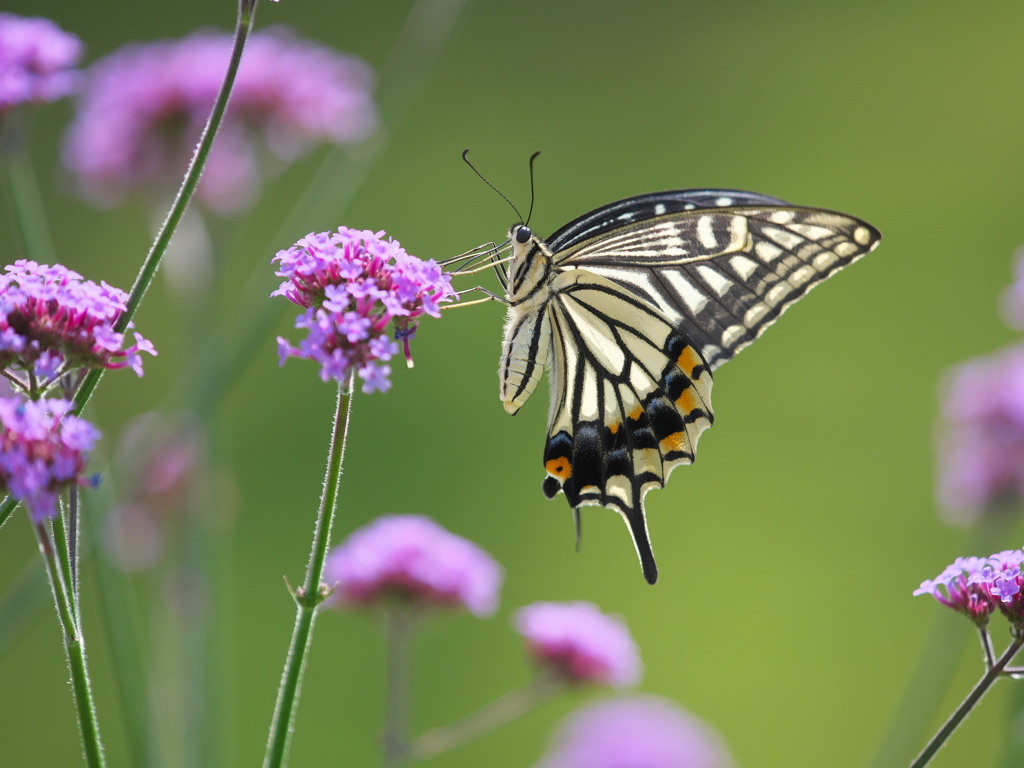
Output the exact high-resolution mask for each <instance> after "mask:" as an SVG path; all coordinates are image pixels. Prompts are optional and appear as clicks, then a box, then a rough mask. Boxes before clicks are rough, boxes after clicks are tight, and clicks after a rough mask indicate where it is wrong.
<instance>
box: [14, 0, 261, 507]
mask: <svg viewBox="0 0 1024 768" xmlns="http://www.w3.org/2000/svg"><path fill="white" fill-rule="evenodd" d="M257 2H258V0H239V3H238V22H237V24H236V26H235V44H234V47H233V48H232V50H231V62H230V64H229V65H228V71H227V74H226V75H225V76H224V83H223V84H222V85H221V87H220V92H219V93H218V94H217V100H216V101H215V102H214V104H213V111H211V112H210V119H209V120H208V121H207V122H206V127H205V128H204V129H203V135H202V137H200V139H199V144H198V146H196V153H195V154H194V155H193V156H192V162H191V163H190V164H189V166H188V171H186V172H185V180H184V181H183V182H182V184H181V188H180V189H179V190H178V194H177V196H176V197H175V198H174V202H173V203H172V204H171V210H170V211H168V213H167V218H166V219H164V223H163V224H162V225H161V226H160V231H159V232H158V233H157V236H156V240H155V241H154V242H153V245H152V247H151V248H150V249H149V253H148V254H146V259H145V261H144V262H143V263H142V269H141V270H139V275H138V277H136V278H135V284H134V285H133V286H132V290H131V292H130V293H129V294H128V301H127V302H126V306H125V310H124V312H122V313H121V315H120V317H118V319H117V323H116V324H115V325H114V330H115V331H117V332H118V333H124V332H125V331H126V330H127V328H128V323H130V322H131V320H132V318H133V317H134V316H135V311H136V310H137V309H138V308H139V303H140V302H141V301H142V297H143V296H144V295H145V293H146V290H147V289H148V288H149V284H150V283H152V282H153V278H154V277H155V276H156V270H157V268H158V267H159V266H160V260H161V259H162V258H163V255H164V253H165V252H166V251H167V246H168V245H170V242H171V236H172V235H173V234H174V229H175V227H177V226H178V222H179V221H181V217H182V215H183V214H184V213H185V209H186V208H187V207H188V203H189V201H190V200H191V199H192V195H193V193H194V192H195V191H196V186H197V185H198V184H199V177H200V176H201V175H202V172H203V166H205V165H206V159H207V157H208V156H209V154H210V149H211V148H212V147H213V140H214V138H215V137H216V136H217V129H218V128H220V123H221V119H222V118H223V117H224V110H225V109H227V106H228V98H229V97H230V96H231V89H232V87H234V84H235V75H237V74H238V65H239V64H241V63H242V51H243V50H244V48H245V41H246V40H247V39H248V37H249V32H250V31H251V30H252V25H253V20H254V19H255V16H256V3H257ZM102 377H103V369H102V368H93V369H92V370H91V371H89V372H88V373H87V374H86V375H85V378H84V379H82V384H81V386H79V387H78V391H77V392H75V396H74V398H73V399H74V402H75V407H74V409H73V410H72V411H71V413H72V414H73V415H75V416H79V415H81V413H82V409H83V408H85V404H86V403H87V402H89V398H90V397H92V393H93V392H94V391H95V390H96V386H97V385H98V384H99V382H100V379H101V378H102ZM17 505H18V502H17V500H16V499H14V498H13V497H11V496H8V497H7V498H6V499H4V501H3V502H2V503H0V527H3V525H4V523H6V522H7V521H8V520H9V519H10V517H11V514H12V513H13V512H14V508H15V507H16V506H17Z"/></svg>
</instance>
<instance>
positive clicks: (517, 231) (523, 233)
mask: <svg viewBox="0 0 1024 768" xmlns="http://www.w3.org/2000/svg"><path fill="white" fill-rule="evenodd" d="M508 239H509V240H510V241H511V242H513V243H515V244H516V245H526V244H527V243H528V242H530V240H532V239H533V232H532V231H531V230H530V228H529V227H528V226H526V225H525V224H516V225H514V226H513V227H512V228H511V229H509V231H508Z"/></svg>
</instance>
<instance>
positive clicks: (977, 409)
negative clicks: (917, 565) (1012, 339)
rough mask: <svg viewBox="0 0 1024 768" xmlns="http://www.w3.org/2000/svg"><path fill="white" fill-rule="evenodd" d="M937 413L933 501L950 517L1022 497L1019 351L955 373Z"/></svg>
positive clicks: (1023, 370) (1022, 358) (1023, 394)
mask: <svg viewBox="0 0 1024 768" xmlns="http://www.w3.org/2000/svg"><path fill="white" fill-rule="evenodd" d="M942 411H943V417H944V422H945V423H944V430H943V434H942V435H941V437H940V442H939V484H938V485H939V487H938V495H939V500H940V501H941V503H942V505H943V506H944V507H945V508H946V509H947V510H949V512H950V513H951V517H953V518H954V519H955V520H957V521H960V522H970V521H971V520H972V519H974V518H975V517H976V516H977V515H978V514H979V513H980V511H981V510H983V509H984V508H985V507H986V506H988V505H991V504H993V503H996V502H999V501H1014V500H1017V499H1020V498H1021V497H1024V346H1016V347H1008V348H1006V349H1004V350H1001V351H999V352H997V353H995V354H994V355H991V356H989V357H983V358H978V359H976V360H971V361H969V362H967V363H964V364H962V365H960V366H958V367H957V368H955V369H954V370H953V371H952V372H951V375H950V376H949V380H948V383H947V386H946V392H945V396H944V401H943V407H942Z"/></svg>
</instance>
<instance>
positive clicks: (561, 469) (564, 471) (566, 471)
mask: <svg viewBox="0 0 1024 768" xmlns="http://www.w3.org/2000/svg"><path fill="white" fill-rule="evenodd" d="M544 468H545V469H546V470H547V471H548V474H549V475H552V476H554V477H557V478H558V479H559V480H561V481H562V482H563V483H564V482H565V481H566V480H568V479H569V478H570V477H572V464H570V463H569V460H568V459H567V458H565V457H564V456H559V457H558V458H557V459H551V460H550V461H548V462H546V463H545V464H544Z"/></svg>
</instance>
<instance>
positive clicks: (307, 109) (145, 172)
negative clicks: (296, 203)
mask: <svg viewBox="0 0 1024 768" xmlns="http://www.w3.org/2000/svg"><path fill="white" fill-rule="evenodd" d="M232 45H233V38H232V36H231V35H229V34H225V33H221V32H214V31H209V30H207V31H202V32H197V33H195V34H192V35H190V36H188V37H185V38H183V39H181V40H161V41H157V42H153V43H145V44H135V45H129V46H126V47H124V48H122V49H120V50H119V51H116V52H114V53H113V54H111V55H110V56H108V57H106V58H105V59H101V60H100V61H98V62H96V63H95V64H93V65H92V66H91V67H90V68H89V71H88V78H87V82H86V86H85V88H84V90H83V92H82V95H81V97H80V98H79V103H78V112H77V115H76V117H75V120H74V122H73V124H72V125H71V127H70V129H69V131H68V134H67V137H66V140H65V144H64V163H65V165H66V166H67V167H68V168H69V169H70V170H71V171H72V172H73V173H74V174H75V175H76V176H77V177H78V181H79V182H80V185H81V188H82V192H83V193H84V195H85V196H86V197H87V198H88V199H89V200H90V201H97V200H98V201H101V202H106V203H116V202H119V201H120V200H121V199H122V198H123V197H124V195H125V193H126V192H128V191H130V190H132V189H134V188H136V187H140V186H141V187H148V188H155V189H157V190H166V191H173V190H174V189H175V188H176V185H177V184H178V183H180V181H181V177H182V174H183V173H184V170H185V167H186V165H187V163H188V160H189V158H190V157H191V156H192V150H193V148H194V147H195V144H196V141H197V140H198V138H199V134H200V132H201V131H202V128H203V126H204V125H205V123H206V120H207V118H208V117H209V113H210V109H211V107H212V106H213V103H214V100H215V98H216V95H217V92H218V90H219V89H220V86H221V83H222V81H223V79H224V73H225V72H226V71H227V67H228V61H229V59H230V54H231V49H232ZM372 89H373V74H372V72H371V70H370V68H369V67H368V66H367V64H366V63H364V62H363V61H362V60H361V59H358V58H356V57H353V56H346V55H343V54H340V53H338V52H336V51H334V50H332V49H330V48H327V47H325V46H322V45H317V44H315V43H312V42H308V41H305V40H300V39H299V38H297V37H295V36H294V35H292V34H290V33H288V32H286V31H284V30H281V29H271V30H267V31H263V32H257V33H255V34H253V35H252V36H251V37H250V38H249V41H248V43H247V44H246V48H245V55H244V57H243V58H242V63H241V65H240V67H239V70H238V76H237V78H236V80H235V85H234V89H233V90H232V93H231V101H230V104H229V106H228V109H227V112H226V113H225V116H224V121H223V123H222V125H221V129H220V131H219V133H218V135H217V141H216V142H215V143H214V146H213V150H212V152H211V153H210V156H209V159H208V162H207V164H206V167H205V169H204V171H203V178H202V181H201V183H200V184H199V187H198V189H197V192H196V194H197V196H198V198H199V199H200V200H201V201H202V202H203V203H204V204H205V205H206V206H207V207H208V208H210V209H211V210H213V211H215V212H217V213H230V212H234V211H238V210H241V209H242V208H244V207H245V206H246V205H247V204H248V203H250V202H251V201H252V200H253V199H254V197H255V194H256V193H257V191H258V189H259V177H260V167H259V164H258V163H257V156H258V155H259V154H260V151H261V147H266V148H267V149H268V150H269V152H270V155H271V156H272V157H273V159H275V160H276V161H277V163H278V164H282V163H287V162H291V161H292V160H294V159H295V158H296V157H297V156H298V155H300V154H301V153H302V152H303V151H305V150H306V149H307V148H309V147H310V146H312V145H313V144H315V143H321V142H332V143H346V142H354V141H358V140H360V139H363V138H365V137H366V136H368V135H369V134H370V133H371V132H372V130H373V129H374V127H375V126H376V123H377V115H376V109H375V107H374V103H373V99H372V96H371V91H372ZM257 138H259V139H262V141H260V142H257V141H256V139H257ZM264 167H266V164H264Z"/></svg>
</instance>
